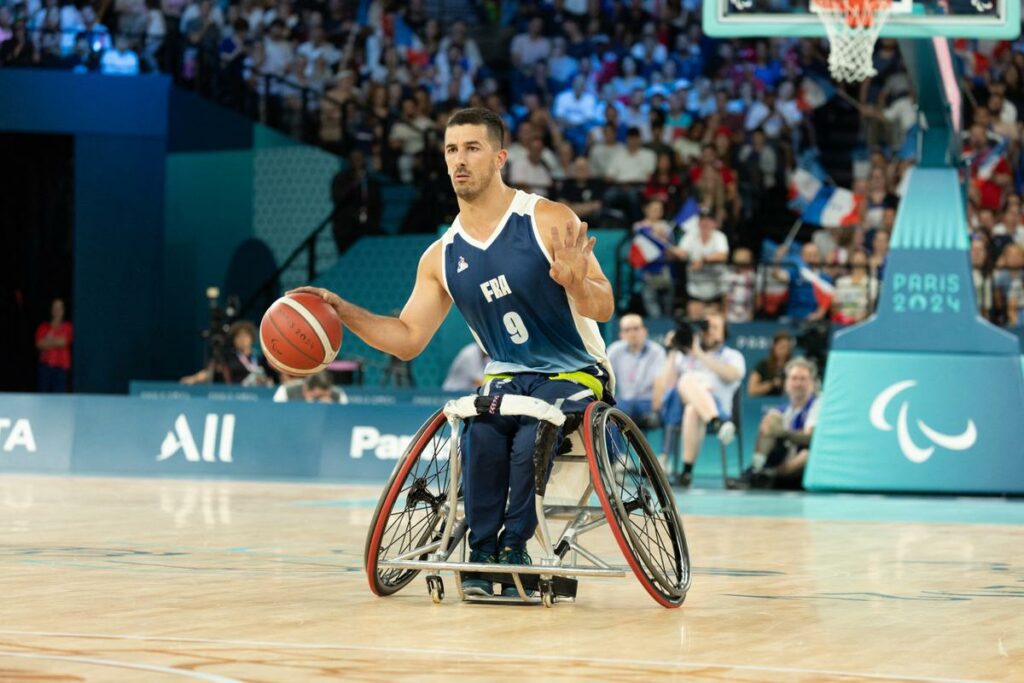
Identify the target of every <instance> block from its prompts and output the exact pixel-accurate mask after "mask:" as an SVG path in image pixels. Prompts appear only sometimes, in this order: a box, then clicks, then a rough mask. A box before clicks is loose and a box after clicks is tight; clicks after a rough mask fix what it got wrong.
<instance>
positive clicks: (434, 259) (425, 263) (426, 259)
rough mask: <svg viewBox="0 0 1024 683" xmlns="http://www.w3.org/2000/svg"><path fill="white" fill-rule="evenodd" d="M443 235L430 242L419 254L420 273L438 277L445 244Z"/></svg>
mask: <svg viewBox="0 0 1024 683" xmlns="http://www.w3.org/2000/svg"><path fill="white" fill-rule="evenodd" d="M445 235H447V233H445ZM445 235H442V236H441V237H439V238H438V239H436V240H434V241H433V242H431V243H430V246H429V247H427V248H426V249H425V250H424V251H423V254H422V255H421V256H420V264H419V271H420V273H425V274H427V275H429V276H430V277H436V278H438V279H440V276H441V259H443V258H444V245H445V244H447V243H446V242H445ZM448 241H449V242H450V241H451V240H450V239H449V240H448Z"/></svg>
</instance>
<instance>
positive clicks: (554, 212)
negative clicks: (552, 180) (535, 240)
mask: <svg viewBox="0 0 1024 683" xmlns="http://www.w3.org/2000/svg"><path fill="white" fill-rule="evenodd" d="M533 213H534V216H536V217H537V222H538V223H539V222H541V221H543V222H544V223H551V224H552V225H557V226H559V227H562V226H564V225H565V224H566V223H567V222H569V221H573V222H577V223H578V222H579V218H578V217H577V216H576V213H575V212H574V211H573V210H572V209H570V208H569V207H568V206H567V205H565V204H563V203H562V202H556V201H553V200H551V199H545V198H544V197H538V199H537V205H536V208H535V209H534V211H533Z"/></svg>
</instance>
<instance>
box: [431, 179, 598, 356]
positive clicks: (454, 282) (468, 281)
mask: <svg viewBox="0 0 1024 683" xmlns="http://www.w3.org/2000/svg"><path fill="white" fill-rule="evenodd" d="M539 199H540V196H538V195H535V194H527V193H525V192H522V191H517V192H516V195H515V198H514V199H513V200H512V204H511V205H510V206H509V209H508V212H507V213H506V214H505V216H504V217H503V218H502V220H501V222H500V223H499V224H498V227H497V228H496V229H495V231H494V233H493V234H492V235H491V237H490V239H488V240H487V242H486V243H481V242H478V241H477V240H475V239H473V238H472V237H470V236H469V235H468V234H467V233H466V232H465V231H464V230H463V229H462V224H461V223H460V222H459V219H458V218H456V219H455V222H454V223H453V224H452V227H451V228H449V230H448V231H447V232H446V233H445V234H444V236H443V237H442V238H441V245H442V271H441V272H442V277H443V280H444V285H445V288H446V289H447V290H448V293H449V294H450V295H451V297H452V301H453V302H454V303H455V306H456V307H457V308H458V309H459V312H460V313H462V317H464V318H465V319H466V322H467V323H469V328H470V330H471V331H472V332H473V336H474V337H476V340H477V342H478V343H479V344H480V346H481V347H483V349H484V350H485V351H486V352H487V355H488V356H490V357H491V362H490V363H489V364H488V366H487V372H488V373H489V374H498V373H510V372H542V373H552V374H553V373H559V372H572V371H575V370H580V369H582V368H585V367H588V366H592V365H596V364H600V365H601V366H603V367H604V368H606V369H607V368H608V362H607V356H606V354H605V348H604V341H603V340H602V339H601V335H600V334H599V332H598V329H597V323H596V322H594V321H593V320H591V319H589V318H585V317H583V316H581V315H580V314H579V313H578V312H577V311H576V308H575V306H574V305H573V304H572V302H571V301H570V300H569V296H568V294H566V292H565V289H564V288H563V287H561V286H560V285H559V284H558V283H556V282H555V281H554V280H552V279H551V276H550V275H549V274H548V271H549V270H550V269H551V258H550V256H549V254H548V252H547V249H546V247H545V246H544V242H543V240H542V239H541V236H540V232H539V231H538V226H537V224H536V222H535V221H534V210H535V208H536V206H537V201H538V200H539Z"/></svg>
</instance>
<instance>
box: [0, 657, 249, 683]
mask: <svg viewBox="0 0 1024 683" xmlns="http://www.w3.org/2000/svg"><path fill="white" fill-rule="evenodd" d="M0 657H21V658H24V659H50V660H54V661H60V662H78V663H81V664H98V665H100V666H113V667H117V668H120V669H138V670H140V671H155V672H157V673H162V674H170V675H172V676H181V677H183V678H194V679H195V680H197V681H210V683H242V682H241V681H239V680H238V679H237V678H228V677H227V676H220V675H218V674H207V673H203V672H201V671H188V670H186V669H175V668H174V667H169V666H157V665H155V664H134V663H132V662H121V661H118V660H116V659H97V658H95V657H73V656H71V655H43V654H37V653H34V652H6V651H4V650H0Z"/></svg>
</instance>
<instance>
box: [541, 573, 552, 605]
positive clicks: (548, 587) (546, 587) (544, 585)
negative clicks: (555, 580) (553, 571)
mask: <svg viewBox="0 0 1024 683" xmlns="http://www.w3.org/2000/svg"><path fill="white" fill-rule="evenodd" d="M537 590H538V591H540V600H541V602H542V603H544V606H545V607H554V606H555V587H554V586H553V585H552V583H551V582H550V581H548V580H545V579H541V580H540V581H538V582H537Z"/></svg>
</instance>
